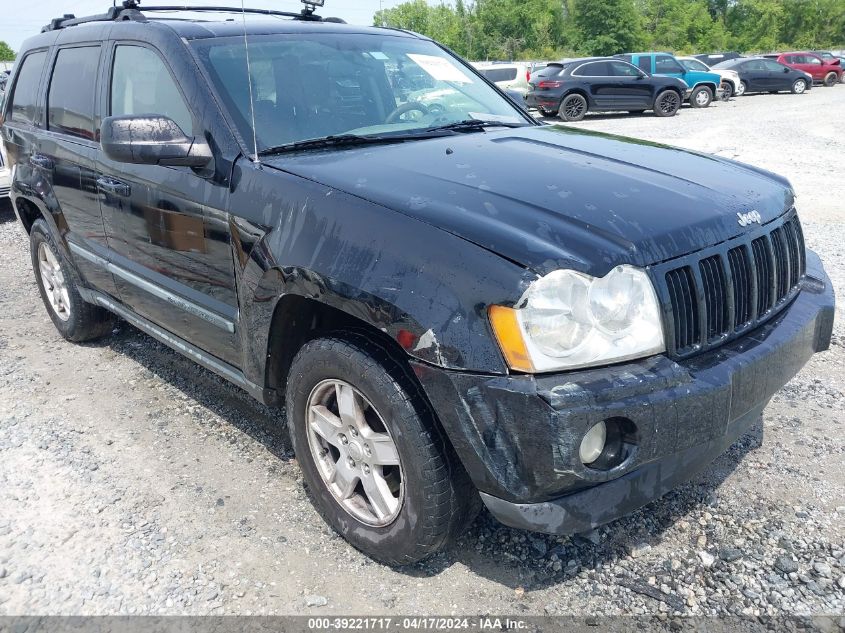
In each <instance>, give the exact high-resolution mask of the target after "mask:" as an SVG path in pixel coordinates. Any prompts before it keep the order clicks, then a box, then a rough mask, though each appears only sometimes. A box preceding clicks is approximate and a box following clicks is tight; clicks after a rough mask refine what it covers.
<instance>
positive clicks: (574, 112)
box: [558, 94, 587, 121]
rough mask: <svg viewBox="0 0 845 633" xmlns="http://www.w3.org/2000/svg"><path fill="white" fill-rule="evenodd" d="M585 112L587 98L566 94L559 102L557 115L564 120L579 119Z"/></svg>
mask: <svg viewBox="0 0 845 633" xmlns="http://www.w3.org/2000/svg"><path fill="white" fill-rule="evenodd" d="M585 114H587V100H586V99H585V98H584V96H583V95H579V94H573V95H567V96H565V97H564V98H563V101H561V102H560V108H559V109H558V116H559V117H560V118H561V119H563V120H564V121H580V120H581V119H583V118H584V115H585Z"/></svg>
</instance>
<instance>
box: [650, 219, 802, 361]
mask: <svg viewBox="0 0 845 633" xmlns="http://www.w3.org/2000/svg"><path fill="white" fill-rule="evenodd" d="M737 242H739V243H737ZM805 270H806V257H805V252H804V234H803V232H802V230H801V224H800V222H799V221H798V216H797V215H792V217H790V218H789V219H787V220H786V221H785V222H782V223H780V224H778V225H777V226H775V227H774V228H771V229H770V230H768V231H767V232H766V233H764V234H763V235H761V236H759V237H757V238H755V239H752V240H750V241H743V240H742V239H739V240H732V241H731V242H729V243H727V244H726V245H725V248H722V249H718V252H716V253H715V254H709V253H708V254H706V255H703V256H702V257H700V258H696V257H695V255H693V256H692V257H691V258H688V261H687V263H685V265H683V266H676V267H674V268H671V269H669V270H667V271H666V273H665V281H664V282H665V284H666V286H665V295H666V297H667V298H668V303H669V305H668V306H667V308H668V310H667V312H668V315H667V316H668V318H667V325H668V326H669V329H670V331H669V333H668V340H667V343H668V347H669V350H668V351H669V353H670V354H672V355H675V356H689V355H690V354H693V353H695V352H698V351H701V350H704V349H708V348H710V347H714V346H716V345H718V344H720V343H722V342H724V341H726V340H728V339H730V338H732V337H733V335H735V334H738V333H741V332H744V331H746V330H748V329H751V328H752V327H754V326H756V325H759V324H761V323H763V322H764V321H766V320H768V319H769V318H770V317H771V316H773V315H774V314H775V313H777V312H778V311H779V309H780V307H782V306H783V305H785V304H786V303H787V301H788V300H789V299H791V298H792V297H793V296H794V295H795V294H796V293H797V292H798V285H799V283H800V281H801V278H802V277H803V275H804V273H805Z"/></svg>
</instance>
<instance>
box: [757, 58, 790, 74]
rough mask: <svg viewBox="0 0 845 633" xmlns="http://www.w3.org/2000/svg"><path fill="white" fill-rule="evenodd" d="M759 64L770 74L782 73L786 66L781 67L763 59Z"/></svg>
mask: <svg viewBox="0 0 845 633" xmlns="http://www.w3.org/2000/svg"><path fill="white" fill-rule="evenodd" d="M761 63H762V64H763V65H764V66H765V67H766V70H768V71H770V72H775V73H782V72H783V69H784V68H786V66H781V65H780V64H778V63H777V62H775V61H772V60H771V59H764V60H763V61H762V62H761Z"/></svg>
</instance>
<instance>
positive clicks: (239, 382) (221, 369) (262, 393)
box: [86, 290, 280, 406]
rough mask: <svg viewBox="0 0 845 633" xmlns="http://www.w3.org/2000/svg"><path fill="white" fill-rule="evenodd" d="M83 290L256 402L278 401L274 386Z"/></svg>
mask: <svg viewBox="0 0 845 633" xmlns="http://www.w3.org/2000/svg"><path fill="white" fill-rule="evenodd" d="M86 294H88V295H89V296H90V298H91V299H92V300H93V301H94V302H95V303H97V304H98V305H100V306H102V307H104V308H105V309H106V310H108V311H110V312H114V313H115V314H116V315H117V316H119V317H120V318H121V319H123V320H124V321H127V322H128V323H130V324H131V325H134V326H135V327H136V328H138V329H139V330H141V331H142V332H144V333H146V334H149V335H150V336H152V337H153V338H154V339H156V340H157V341H160V342H161V343H164V344H165V345H167V346H168V347H169V348H171V349H173V350H175V351H177V352H179V353H180V354H182V355H184V356H187V357H188V358H190V359H191V360H192V361H194V362H196V363H198V364H200V365H202V366H203V367H205V368H206V369H208V370H209V371H213V372H214V373H215V374H217V375H218V376H220V377H222V378H225V379H226V380H228V381H229V382H231V383H232V384H234V385H236V386H238V387H240V388H241V389H243V390H245V391H246V392H247V393H249V395H251V396H252V397H253V398H255V399H256V400H258V401H259V402H261V403H263V404H266V405H269V406H274V405H278V404H279V403H280V398H279V393H278V391H276V390H275V389H265V388H263V387H261V386H259V385H256V384H255V383H254V382H251V381H250V380H247V378H246V376H244V374H243V372H242V371H241V370H239V369H237V368H236V367H233V366H232V365H229V364H228V363H225V362H223V361H222V360H220V359H218V358H215V357H214V356H211V355H210V354H207V353H206V352H204V351H202V350H201V349H200V348H198V347H196V346H195V345H191V344H190V343H188V341H186V340H184V339H182V338H180V337H178V336H176V335H175V334H171V333H170V332H168V331H167V330H164V329H162V328H160V327H158V326H157V325H155V324H154V323H151V322H150V321H148V320H147V319H145V318H144V317H142V316H140V315H138V314H136V313H135V312H133V311H131V310H129V309H127V308H125V307H123V306H121V305H120V304H118V303H117V302H115V301H113V300H112V299H111V298H110V297H107V296H106V295H104V294H102V293H100V292H97V291H91V290H89V291H88V293H86Z"/></svg>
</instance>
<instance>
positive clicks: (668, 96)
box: [658, 92, 679, 114]
mask: <svg viewBox="0 0 845 633" xmlns="http://www.w3.org/2000/svg"><path fill="white" fill-rule="evenodd" d="M678 103H679V102H678V95H676V94H675V93H674V92H666V93H664V94H663V96H662V97H660V103H658V107H659V108H660V111H661V112H663V113H664V114H669V113H671V112H674V111H675V110H677V109H678Z"/></svg>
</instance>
